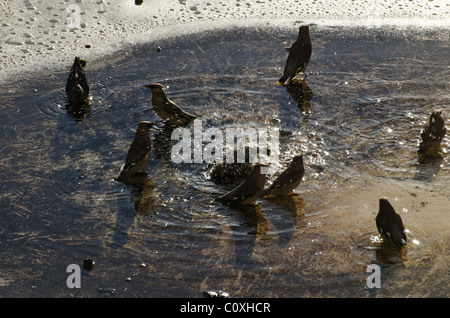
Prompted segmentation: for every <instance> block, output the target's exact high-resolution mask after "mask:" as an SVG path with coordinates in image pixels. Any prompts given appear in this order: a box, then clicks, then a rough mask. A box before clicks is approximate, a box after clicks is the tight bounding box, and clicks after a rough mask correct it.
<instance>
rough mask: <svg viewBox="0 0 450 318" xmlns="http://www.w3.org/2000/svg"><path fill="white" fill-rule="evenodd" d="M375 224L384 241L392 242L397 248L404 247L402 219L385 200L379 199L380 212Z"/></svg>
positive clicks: (404, 233)
mask: <svg viewBox="0 0 450 318" xmlns="http://www.w3.org/2000/svg"><path fill="white" fill-rule="evenodd" d="M375 222H376V224H377V229H378V232H379V233H380V235H381V237H382V238H383V240H384V241H388V242H392V243H394V244H395V245H396V246H397V247H402V246H405V245H406V232H405V227H404V225H403V221H402V218H401V217H400V215H399V214H398V213H397V212H395V210H394V208H393V207H392V205H391V203H390V202H389V201H388V200H387V199H385V198H382V199H380V210H379V211H378V214H377V217H376V218H375Z"/></svg>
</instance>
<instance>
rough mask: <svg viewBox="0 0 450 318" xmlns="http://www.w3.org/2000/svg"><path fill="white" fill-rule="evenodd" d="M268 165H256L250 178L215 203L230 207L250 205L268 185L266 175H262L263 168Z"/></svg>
mask: <svg viewBox="0 0 450 318" xmlns="http://www.w3.org/2000/svg"><path fill="white" fill-rule="evenodd" d="M264 166H266V165H262V164H256V165H255V166H254V167H253V170H252V172H250V174H249V176H248V177H247V178H246V179H245V180H244V181H243V182H242V183H241V184H239V185H238V186H237V187H235V188H234V189H233V190H231V191H230V192H228V193H226V194H224V195H222V196H220V197H218V198H216V199H215V201H219V202H222V203H224V204H228V205H235V204H238V205H249V204H251V203H252V202H253V201H255V200H256V199H257V198H258V197H259V196H260V195H261V193H262V192H263V190H264V184H265V183H266V175H265V174H263V173H261V167H264Z"/></svg>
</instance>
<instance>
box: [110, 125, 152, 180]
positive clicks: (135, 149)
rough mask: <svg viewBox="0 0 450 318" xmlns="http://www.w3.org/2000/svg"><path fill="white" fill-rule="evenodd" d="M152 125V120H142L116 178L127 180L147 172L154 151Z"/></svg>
mask: <svg viewBox="0 0 450 318" xmlns="http://www.w3.org/2000/svg"><path fill="white" fill-rule="evenodd" d="M152 126H153V123H152V122H150V121H142V122H140V123H139V124H138V129H137V131H136V135H135V136H134V140H133V142H132V144H131V146H130V149H129V150H128V154H127V158H126V160H125V164H124V165H123V166H122V168H121V169H120V173H119V176H118V177H117V178H116V180H117V181H119V182H121V181H126V180H127V179H129V178H130V177H132V176H134V175H136V174H138V173H145V170H146V166H147V163H148V161H149V160H150V155H151V153H152V140H151V138H150V134H149V130H150V128H151V127H152Z"/></svg>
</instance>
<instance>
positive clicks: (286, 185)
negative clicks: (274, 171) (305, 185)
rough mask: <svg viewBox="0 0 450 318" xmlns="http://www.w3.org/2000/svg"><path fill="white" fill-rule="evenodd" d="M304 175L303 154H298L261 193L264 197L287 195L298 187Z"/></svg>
mask: <svg viewBox="0 0 450 318" xmlns="http://www.w3.org/2000/svg"><path fill="white" fill-rule="evenodd" d="M304 174H305V167H304V165H303V154H302V153H300V154H298V155H296V156H294V158H293V159H292V161H291V163H290V164H289V166H288V167H287V168H286V170H284V171H283V172H282V173H281V174H280V175H279V176H278V177H277V178H276V179H275V180H274V181H273V183H272V184H271V185H270V186H269V187H268V188H267V189H266V190H264V192H263V193H262V196H266V195H288V194H289V193H291V192H292V191H293V190H294V189H295V188H297V187H298V185H299V184H300V182H301V181H302V179H303V175H304Z"/></svg>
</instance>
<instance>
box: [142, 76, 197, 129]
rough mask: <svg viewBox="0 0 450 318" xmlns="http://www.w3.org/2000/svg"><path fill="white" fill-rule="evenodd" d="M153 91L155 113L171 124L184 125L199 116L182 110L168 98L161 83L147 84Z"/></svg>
mask: <svg viewBox="0 0 450 318" xmlns="http://www.w3.org/2000/svg"><path fill="white" fill-rule="evenodd" d="M145 87H148V88H150V89H151V91H152V104H153V110H154V111H155V113H156V114H157V115H158V116H159V117H161V118H162V119H164V120H165V121H168V122H169V123H171V124H184V123H187V122H189V121H191V120H192V119H195V118H197V116H195V115H193V114H190V113H188V112H186V111H184V110H183V109H181V108H180V107H179V106H178V105H177V104H175V103H174V102H173V101H171V100H170V99H169V98H167V96H166V93H165V92H164V90H165V89H166V88H165V87H164V85H162V84H159V83H152V84H147V85H145Z"/></svg>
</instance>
